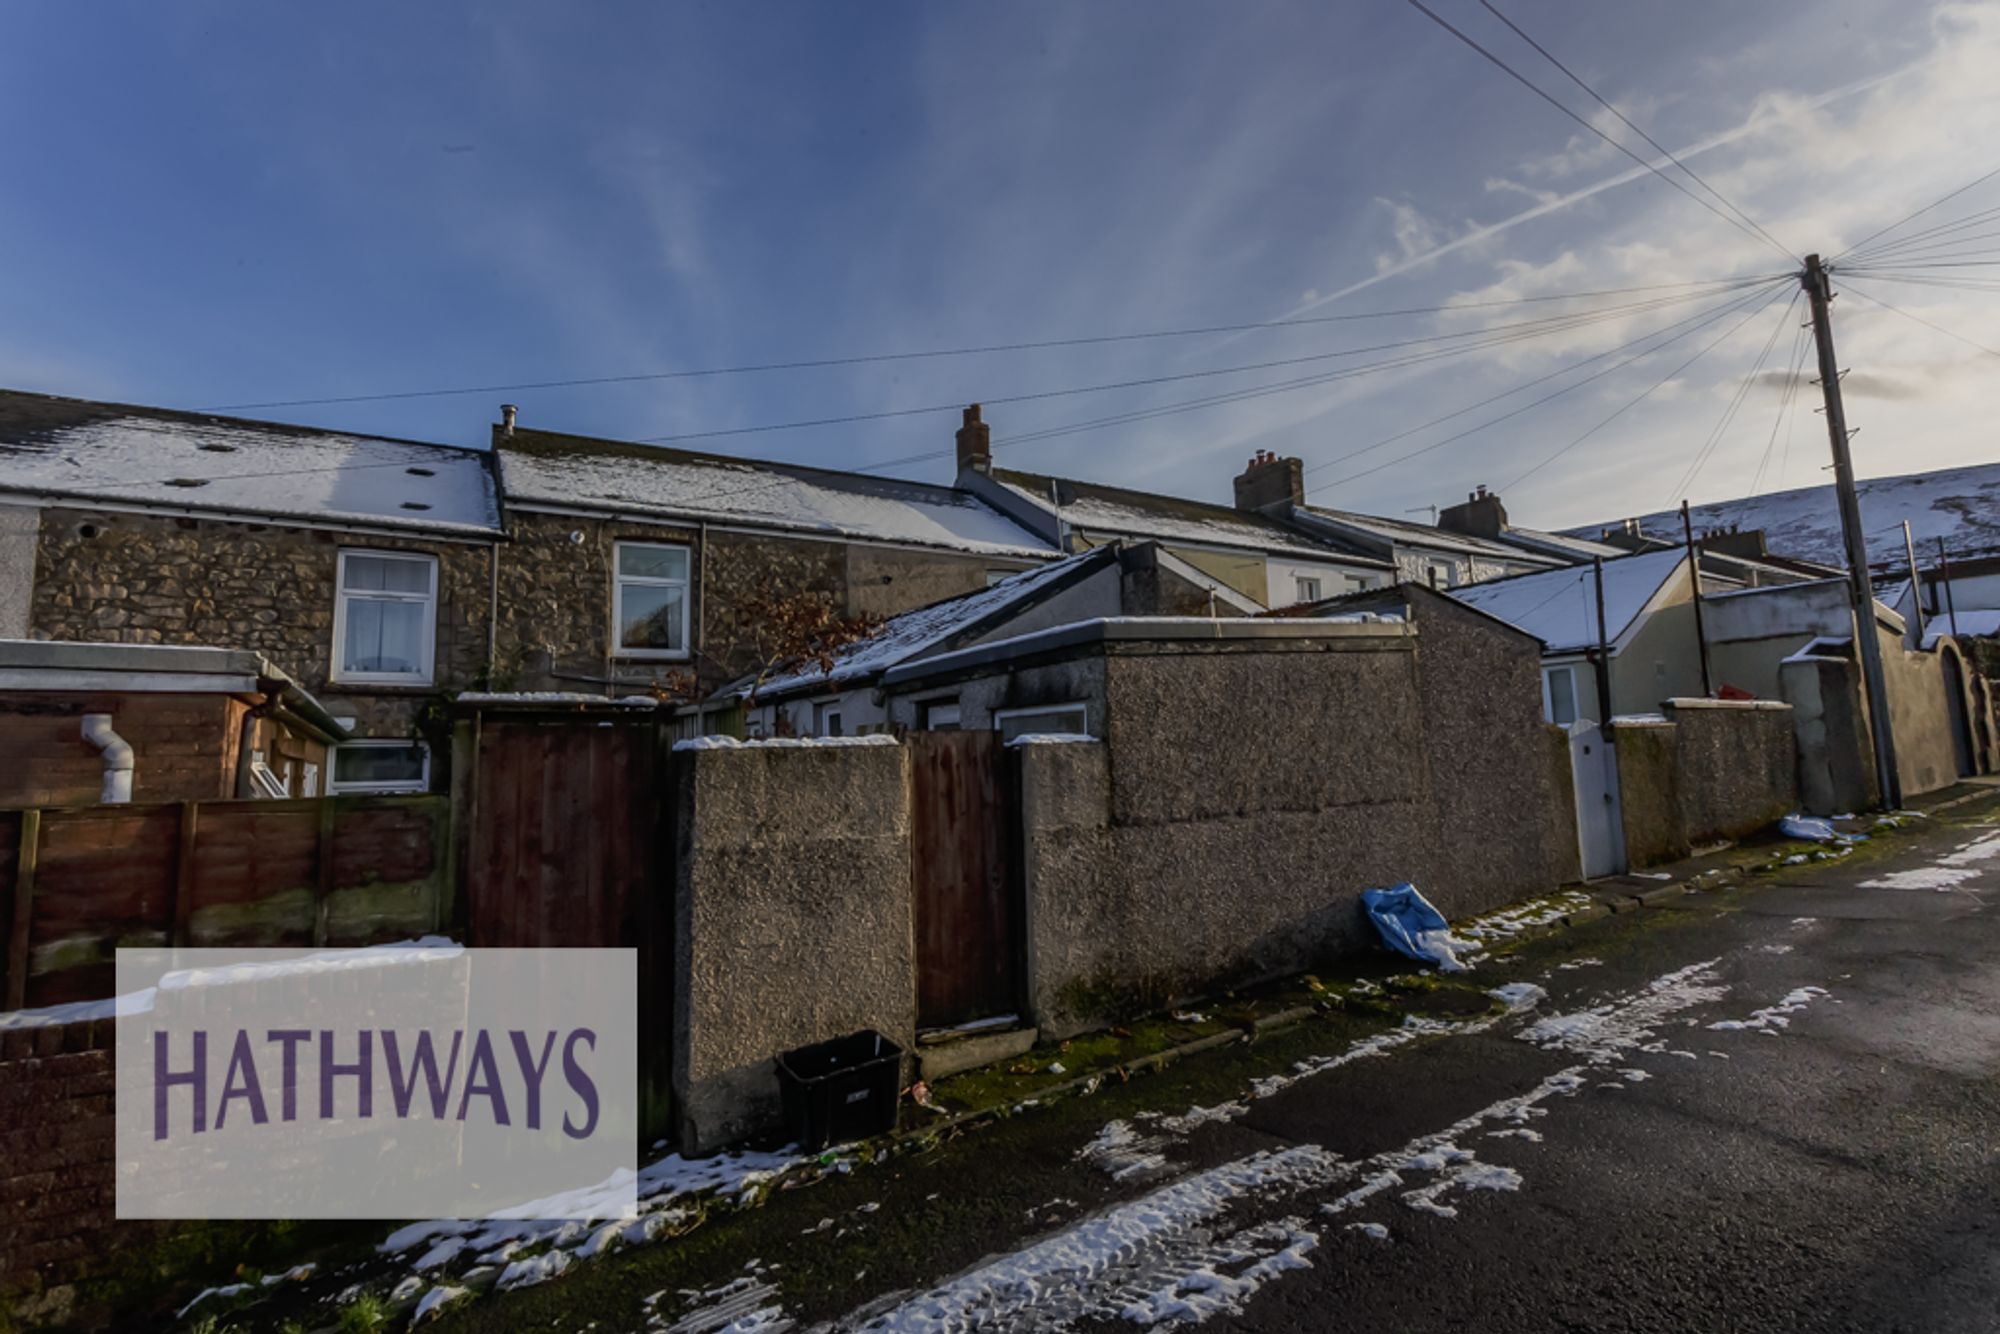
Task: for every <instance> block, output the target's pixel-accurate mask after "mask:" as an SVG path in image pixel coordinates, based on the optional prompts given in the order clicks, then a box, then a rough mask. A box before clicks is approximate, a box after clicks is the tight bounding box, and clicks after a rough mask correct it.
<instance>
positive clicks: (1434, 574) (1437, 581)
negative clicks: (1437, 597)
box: [1424, 556, 1458, 588]
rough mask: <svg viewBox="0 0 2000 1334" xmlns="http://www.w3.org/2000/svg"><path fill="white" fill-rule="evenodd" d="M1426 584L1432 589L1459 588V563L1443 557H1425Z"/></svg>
mask: <svg viewBox="0 0 2000 1334" xmlns="http://www.w3.org/2000/svg"><path fill="white" fill-rule="evenodd" d="M1424 575H1425V582H1427V583H1428V584H1429V585H1430V586H1431V587H1432V588H1457V587H1458V562H1457V561H1455V560H1449V559H1447V558H1445V557H1443V556H1426V557H1424Z"/></svg>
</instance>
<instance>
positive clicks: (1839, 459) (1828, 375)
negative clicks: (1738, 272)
mask: <svg viewBox="0 0 2000 1334" xmlns="http://www.w3.org/2000/svg"><path fill="white" fill-rule="evenodd" d="M1799 281H1800V284H1801V285H1802V286H1803V287H1804V288H1805V291H1806V301H1807V303H1808V304H1809V305H1810V306H1811V307H1812V323H1813V341H1814V343H1816V344H1817V345H1818V348H1819V387H1820V392H1821V393H1822V394H1823V395H1824V396H1825V398H1826V433H1827V439H1828V442H1829V443H1830V444H1832V446H1833V485H1834V492H1835V494H1836V495H1837V496H1838V497H1839V498H1840V528H1841V533H1842V535H1843V536H1844V537H1845V539H1846V546H1847V577H1848V590H1849V593H1850V595H1851V597H1852V599H1853V603H1854V639H1855V647H1856V648H1858V649H1859V650H1860V652H1861V676H1862V680H1863V682H1864V684H1865V685H1866V687H1867V691H1868V727H1869V734H1870V737H1871V738H1872V740H1873V741H1874V743H1875V783H1876V790H1877V793H1878V794H1879V796H1880V798H1881V800H1882V803H1883V804H1884V805H1886V806H1888V807H1889V808H1890V809H1892V810H1893V809H1895V808H1897V807H1900V806H1901V805H1902V804H1903V790H1902V784H1901V783H1900V782H1899V781H1898V779H1897V775H1896V739H1895V734H1894V732H1893V730H1892V729H1891V728H1890V726H1889V691H1888V686H1887V684H1886V682H1885V680H1884V677H1883V674H1882V645H1881V642H1880V640H1879V638H1878V637H1877V634H1876V629H1875V589H1874V586H1873V585H1872V584H1871V583H1870V582H1869V579H1868V541H1867V537H1866V535H1865V534H1864V533H1863V532H1862V529H1861V499H1860V497H1859V496H1858V495H1856V494H1855V490H1854V461H1853V459H1852V458H1850V457H1849V455H1848V451H1847V441H1848V437H1849V432H1848V429H1847V413H1846V411H1845V409H1844V408H1843V407H1842V406H1841V401H1840V363H1839V362H1838V361H1837V360H1836V359H1835V357H1834V354H1833V315H1832V311H1831V309H1830V306H1831V303H1832V300H1833V293H1832V290H1831V288H1830V286H1829V284H1828V282H1827V276H1826V269H1825V268H1824V267H1822V266H1821V264H1820V260H1819V256H1818V255H1807V256H1806V267H1805V272H1804V273H1802V274H1801V275H1800V277H1799Z"/></svg>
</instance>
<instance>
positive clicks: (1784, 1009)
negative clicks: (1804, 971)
mask: <svg viewBox="0 0 2000 1334" xmlns="http://www.w3.org/2000/svg"><path fill="white" fill-rule="evenodd" d="M1827 994H1828V993H1827V990H1826V988H1825V987H1799V988H1798V989H1797V990H1795V991H1792V992H1789V993H1787V994H1786V996H1785V998H1784V999H1783V1000H1781V1001H1779V1002H1778V1003H1777V1004H1776V1005H1767V1006H1765V1007H1764V1008H1763V1009H1761V1010H1752V1011H1751V1012H1750V1017H1749V1018H1748V1019H1718V1020H1716V1021H1715V1022H1714V1023H1712V1024H1710V1025H1709V1027H1710V1028H1713V1029H1718V1030H1722V1031H1731V1030H1743V1029H1748V1030H1753V1031H1761V1032H1764V1033H1768V1034H1770V1035H1771V1036H1772V1037H1776V1036H1777V1030H1779V1029H1781V1028H1789V1027H1791V1023H1792V1021H1791V1019H1790V1017H1789V1016H1791V1015H1794V1014H1797V1013H1798V1012H1799V1011H1800V1010H1803V1009H1805V1008H1806V1007H1807V1006H1808V1005H1811V1004H1812V1003H1813V1002H1814V1001H1816V1000H1818V999H1819V998H1820V997H1822V996H1825V995H1827Z"/></svg>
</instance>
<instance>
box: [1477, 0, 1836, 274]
mask: <svg viewBox="0 0 2000 1334" xmlns="http://www.w3.org/2000/svg"><path fill="white" fill-rule="evenodd" d="M1479 3H1480V4H1481V5H1483V6H1485V8H1486V11H1487V13H1489V14H1491V15H1493V17H1494V18H1496V19H1499V20H1500V21H1501V22H1502V23H1504V24H1506V25H1507V26H1508V27H1509V28H1511V29H1513V32H1514V35H1515V36H1516V37H1519V38H1520V39H1521V40H1522V41H1524V42H1526V43H1527V44H1528V45H1529V46H1532V47H1534V48H1535V50H1536V51H1538V52H1540V53H1541V56H1542V58H1543V59H1544V60H1546V61H1548V62H1549V63H1550V64H1551V65H1554V66H1555V67H1556V68H1557V69H1559V70H1561V71H1562V72H1563V73H1564V74H1565V75H1567V76H1568V77H1569V81H1570V82H1571V83H1573V84H1575V85H1576V86H1577V87H1579V88H1581V89H1583V91H1584V92H1586V93H1588V94H1590V96H1591V98H1592V99H1593V100H1594V101H1596V103H1597V104H1598V105H1599V106H1601V107H1603V108H1604V109H1605V110H1606V111H1609V112H1610V113H1611V114H1612V115H1614V116H1616V117H1618V119H1619V121H1620V122H1621V123H1622V124H1623V125H1624V126H1625V128H1626V129H1628V130H1630V131H1632V133H1634V134H1636V135H1638V136H1639V137H1640V138H1641V139H1644V140H1645V141H1646V142H1647V143H1648V144H1650V145H1652V147H1653V148H1654V150H1655V151H1657V152H1658V153H1660V154H1661V156H1663V157H1665V158H1666V159H1667V161H1669V162H1671V163H1673V164H1674V165H1675V166H1676V167H1679V168H1680V169H1681V170H1682V171H1684V172H1686V173H1687V176H1688V179H1689V180H1691V181H1693V182H1694V183H1695V184H1696V185H1699V186H1700V187H1701V188H1702V189H1704V190H1706V191H1708V192H1709V193H1710V194H1711V195H1713V196H1715V198H1716V200H1717V201H1718V202H1719V203H1721V205H1722V206H1723V207H1724V208H1726V209H1728V210H1729V211H1730V212H1731V213H1734V214H1735V215H1736V216H1737V217H1738V218H1740V219H1742V220H1743V221H1744V222H1745V223H1747V224H1749V226H1750V227H1751V228H1752V229H1753V230H1755V231H1756V233H1757V235H1759V236H1761V237H1763V238H1764V239H1765V240H1766V241H1769V242H1770V243H1771V244H1772V245H1774V246H1776V247H1777V248H1778V249H1779V250H1780V251H1782V252H1784V254H1785V255H1787V256H1789V257H1790V258H1793V259H1797V258H1799V256H1798V255H1797V253H1796V252H1794V251H1793V250H1792V248H1791V247H1790V246H1788V245H1786V244H1785V243H1784V242H1783V241H1780V240H1779V239H1778V238H1777V237H1775V236H1773V235H1771V233H1769V232H1768V231H1765V230H1764V228H1763V226H1762V224H1760V223H1759V222H1758V221H1757V220H1756V219H1755V218H1753V217H1751V216H1750V215H1749V214H1748V213H1745V212H1744V211H1743V210H1742V209H1740V208H1738V207H1736V205H1734V204H1732V203H1730V202H1729V200H1728V199H1727V198H1725V197H1724V196H1723V193H1722V192H1721V191H1720V190H1718V189H1716V188H1715V187H1714V186H1712V185H1710V184H1709V183H1708V182H1707V181H1705V180H1703V179H1702V178H1701V177H1700V176H1698V175H1696V174H1695V170H1694V168H1693V167H1690V166H1688V164H1687V163H1685V162H1683V161H1681V160H1680V159H1679V158H1677V157H1675V156H1674V155H1673V152H1672V150H1670V149H1669V148H1668V147H1667V146H1666V145H1665V144H1663V143H1661V142H1660V141H1659V140H1657V139H1655V138H1654V137H1653V136H1652V135H1650V134H1647V133H1646V132H1645V131H1644V130H1642V129H1640V128H1639V127H1638V125H1636V124H1635V123H1633V120H1632V118H1631V117H1630V116H1627V115H1626V114H1625V113H1624V112H1622V111H1620V110H1619V109H1618V108H1617V107H1615V106H1613V105H1611V103H1610V102H1608V101H1606V100H1605V99H1604V98H1603V97H1602V96H1600V95H1599V94H1598V91H1597V90H1596V89H1595V88H1592V87H1591V86H1590V85H1589V84H1587V83H1585V82H1584V81H1583V80H1582V79H1581V78H1580V77H1578V76H1577V74H1576V72H1575V71H1574V70H1572V69H1570V67H1569V66H1567V65H1565V64H1563V63H1562V61H1560V60H1558V59H1556V57H1555V55H1554V53H1552V52H1551V51H1550V50H1549V49H1548V48H1547V47H1545V46H1543V45H1542V44H1541V43H1540V42H1538V41H1536V40H1535V39H1534V38H1533V37H1530V36H1529V35H1528V34H1527V33H1526V32H1525V31H1524V30H1523V29H1522V27H1521V25H1520V24H1518V23H1516V22H1514V20H1512V19H1510V18H1508V17H1507V16H1506V15H1505V14H1503V13H1501V12H1500V10H1499V8H1498V7H1497V6H1495V5H1494V4H1493V0H1479Z"/></svg>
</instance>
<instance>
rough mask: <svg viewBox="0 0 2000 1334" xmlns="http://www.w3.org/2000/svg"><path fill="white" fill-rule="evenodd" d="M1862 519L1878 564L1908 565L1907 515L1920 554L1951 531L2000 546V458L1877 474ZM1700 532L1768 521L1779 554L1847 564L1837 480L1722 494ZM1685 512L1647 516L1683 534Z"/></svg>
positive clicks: (1930, 554)
mask: <svg viewBox="0 0 2000 1334" xmlns="http://www.w3.org/2000/svg"><path fill="white" fill-rule="evenodd" d="M1856 490H1857V491H1858V492H1859V494H1860V497H1861V526H1862V529H1863V531H1864V532H1865V533H1866V534H1867V538H1868V563H1869V565H1870V567H1871V568H1874V569H1877V570H1880V569H1884V568H1889V569H1894V568H1896V567H1899V566H1902V565H1904V564H1906V562H1907V558H1906V556H1905V554H1904V550H1903V529H1902V522H1903V520H1905V519H1908V520H1909V521H1910V532H1911V535H1912V536H1914V537H1915V538H1916V541H1917V558H1918V560H1919V561H1924V560H1934V559H1936V552H1937V539H1938V538H1940V537H1941V538H1943V539H1944V542H1945V546H1946V548H1947V549H1948V550H1949V551H1950V553H1951V554H1952V556H1954V557H1963V556H1974V555H1981V554H1993V553H1996V552H2000V464H1979V465H1975V466H1973V467H1969V468H1945V469H1942V470H1940V471H1938V472H1925V473H1910V474H1907V475H1904V476H1900V477H1871V478H1868V479H1867V480H1865V481H1862V482H1859V483H1857V484H1856ZM1690 513H1691V515H1692V517H1693V519H1694V527H1695V531H1696V532H1697V533H1704V532H1709V531H1712V530H1714V529H1718V528H1730V527H1735V528H1740V529H1743V530H1745V531H1748V530H1750V529H1753V528H1760V529H1762V530H1763V531H1764V535H1765V541H1766V543H1767V545H1768V546H1769V549H1770V551H1771V553H1772V554H1773V555H1778V556H1793V557H1797V558H1799V559H1802V560H1811V561H1819V562H1821V563H1823V564H1827V565H1836V566H1842V567H1845V566H1846V564H1847V556H1846V550H1845V548H1844V546H1843V545H1842V542H1841V536H1840V512H1839V508H1838V504H1837V502H1836V501H1835V499H1834V494H1833V487H1832V486H1831V485H1830V484H1829V485H1826V486H1809V487H1800V488H1798V489H1796V490H1792V491H1777V492H1773V493H1772V494H1770V495H1765V496H1752V497H1747V498H1745V499H1740V500H1723V501H1716V502H1714V503H1712V504H1707V505H1696V506H1693V507H1692V509H1691V511H1690ZM1680 522H1681V519H1680V513H1679V511H1677V510H1662V511H1660V512H1658V513H1656V514H1648V515H1644V516H1643V517H1641V518H1640V520H1639V523H1640V526H1641V527H1642V528H1643V529H1644V530H1645V531H1646V532H1647V533H1650V534H1652V535H1654V536H1658V537H1665V538H1668V539H1675V538H1677V537H1678V536H1679V534H1680ZM1615 526H1616V524H1615V522H1604V523H1589V524H1580V525H1578V526H1577V527H1575V528H1569V529H1565V530H1564V531H1566V532H1568V533H1571V534H1574V535H1576V536H1578V537H1590V538H1594V537H1596V536H1598V535H1599V534H1600V533H1601V532H1603V531H1604V529H1606V528H1610V527H1615Z"/></svg>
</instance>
